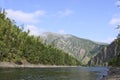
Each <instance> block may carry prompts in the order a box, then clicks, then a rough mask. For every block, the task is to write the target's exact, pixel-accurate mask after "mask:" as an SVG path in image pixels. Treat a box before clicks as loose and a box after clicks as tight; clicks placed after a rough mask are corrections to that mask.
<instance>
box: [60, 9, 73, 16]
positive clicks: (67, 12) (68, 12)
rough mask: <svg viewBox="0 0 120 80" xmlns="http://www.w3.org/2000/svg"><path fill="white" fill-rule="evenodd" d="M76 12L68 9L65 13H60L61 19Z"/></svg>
mask: <svg viewBox="0 0 120 80" xmlns="http://www.w3.org/2000/svg"><path fill="white" fill-rule="evenodd" d="M73 13H74V12H73V11H72V10H70V9H66V10H64V11H58V14H59V16H60V17H64V16H69V15H71V14H73Z"/></svg>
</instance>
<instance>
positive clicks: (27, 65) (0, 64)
mask: <svg viewBox="0 0 120 80" xmlns="http://www.w3.org/2000/svg"><path fill="white" fill-rule="evenodd" d="M0 67H3V68H55V67H78V66H67V65H42V64H30V63H25V64H21V65H18V64H15V63H13V62H0Z"/></svg>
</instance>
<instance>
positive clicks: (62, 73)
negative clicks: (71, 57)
mask: <svg viewBox="0 0 120 80" xmlns="http://www.w3.org/2000/svg"><path fill="white" fill-rule="evenodd" d="M103 75H107V68H105V67H60V68H58V67H57V68H0V80H100V78H101V77H102V76H103Z"/></svg>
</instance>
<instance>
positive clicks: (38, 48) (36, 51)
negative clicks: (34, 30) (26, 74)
mask: <svg viewBox="0 0 120 80" xmlns="http://www.w3.org/2000/svg"><path fill="white" fill-rule="evenodd" d="M6 14H7V13H6V12H5V10H3V9H0V61H1V62H14V63H16V64H23V62H24V61H27V62H29V63H32V64H45V65H80V62H79V61H78V60H76V59H75V58H73V57H72V56H70V55H69V54H67V53H65V52H63V51H62V50H59V49H57V48H55V47H54V46H52V45H46V44H45V43H43V41H42V39H41V37H40V36H37V37H36V36H34V35H29V32H30V31H29V30H28V31H24V29H23V28H24V26H17V25H16V23H15V21H14V20H12V19H10V18H8V17H6Z"/></svg>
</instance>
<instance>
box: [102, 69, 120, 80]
mask: <svg viewBox="0 0 120 80" xmlns="http://www.w3.org/2000/svg"><path fill="white" fill-rule="evenodd" d="M103 80H120V67H110V68H109V71H108V76H107V77H105V78H104V79H103Z"/></svg>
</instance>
